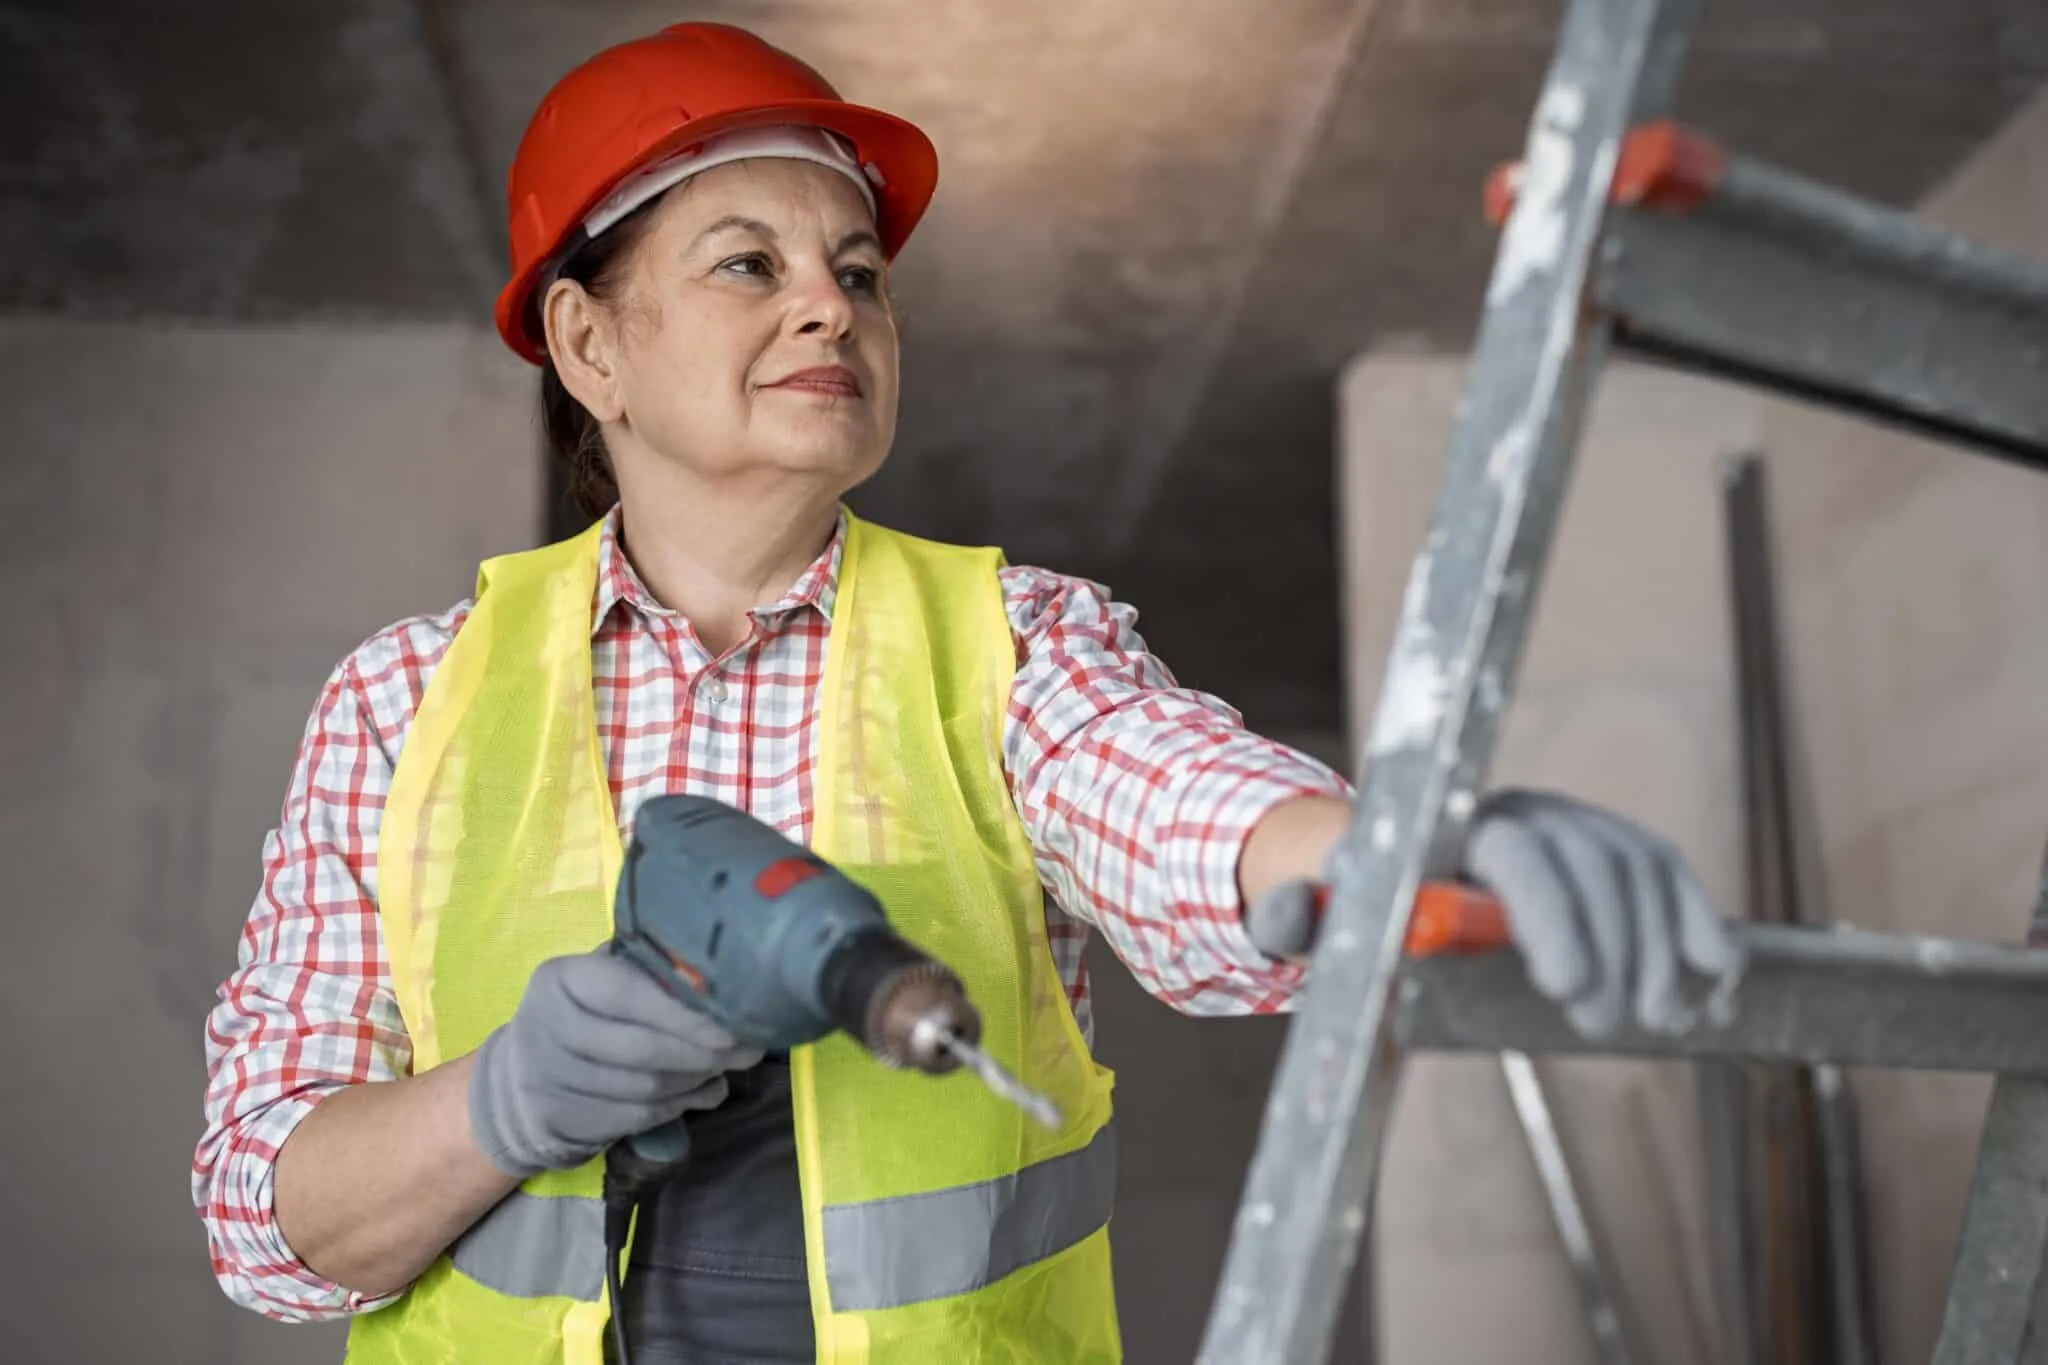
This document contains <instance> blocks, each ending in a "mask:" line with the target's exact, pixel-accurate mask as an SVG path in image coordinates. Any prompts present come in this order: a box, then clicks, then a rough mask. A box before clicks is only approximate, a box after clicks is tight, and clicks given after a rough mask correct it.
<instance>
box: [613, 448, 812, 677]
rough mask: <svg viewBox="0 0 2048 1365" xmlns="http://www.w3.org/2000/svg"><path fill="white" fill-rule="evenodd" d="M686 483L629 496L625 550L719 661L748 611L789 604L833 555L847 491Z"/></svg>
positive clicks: (627, 491) (788, 484) (624, 506)
mask: <svg viewBox="0 0 2048 1365" xmlns="http://www.w3.org/2000/svg"><path fill="white" fill-rule="evenodd" d="M687 482H688V484H689V486H687V487H686V486H684V483H685V479H683V478H681V477H678V478H676V479H673V480H667V479H661V480H657V481H655V485H654V486H651V487H650V486H648V485H647V482H646V481H643V480H635V481H634V482H633V485H632V486H631V487H626V488H623V489H622V496H621V498H620V518H621V523H622V525H621V529H622V531H623V541H624V549H625V551H626V555H627V558H628V559H629V560H630V561H631V562H632V565H633V568H634V570H635V571H636V572H637V573H638V574H639V575H640V581H641V582H642V583H644V584H646V585H647V590H648V591H649V592H650V593H652V594H653V595H654V599H655V601H657V602H659V603H661V605H663V606H664V607H667V608H669V609H670V610H671V611H677V612H680V613H682V614H683V615H684V616H685V617H687V618H688V619H689V622H690V625H691V626H692V627H693V628H694V629H695V630H696V632H697V638H698V639H699V640H700V641H702V642H703V645H704V648H705V649H707V650H709V651H710V652H711V654H712V656H713V657H714V658H715V657H717V656H718V655H720V654H723V653H725V651H726V650H728V649H731V648H732V647H733V646H734V645H736V644H738V643H739V642H740V641H741V640H743V639H745V638H746V636H747V632H748V631H749V630H750V629H751V628H752V619H751V618H750V617H749V616H748V612H750V611H751V610H752V609H753V608H755V607H759V606H765V605H767V604H768V603H771V602H773V601H775V600H776V599H777V598H779V597H781V596H782V595H783V594H784V593H785V592H787V591H788V590H789V587H790V585H791V584H792V583H794V582H796V580H797V579H798V577H800V576H801V575H802V573H803V571H804V570H805V569H807V568H809V567H810V565H811V562H812V561H813V560H815V559H816V558H817V557H818V555H819V554H820V553H821V552H822V551H823V550H824V548H825V546H826V544H827V543H828V542H829V541H830V540H831V538H832V531H833V528H834V526H835V525H836V524H837V520H838V515H839V493H838V492H837V491H836V490H834V489H832V488H829V487H822V486H819V485H816V484H810V483H807V482H804V483H799V482H797V481H788V480H778V481H776V482H775V483H774V484H773V485H771V486H767V487H762V486H759V485H758V484H756V485H755V486H751V487H749V486H745V485H744V484H741V483H739V482H737V481H735V483H734V484H733V485H732V486H717V485H714V486H709V487H707V486H705V485H704V484H703V483H701V482H699V481H696V480H688V481H687ZM746 482H747V483H754V481H751V480H749V481H746Z"/></svg>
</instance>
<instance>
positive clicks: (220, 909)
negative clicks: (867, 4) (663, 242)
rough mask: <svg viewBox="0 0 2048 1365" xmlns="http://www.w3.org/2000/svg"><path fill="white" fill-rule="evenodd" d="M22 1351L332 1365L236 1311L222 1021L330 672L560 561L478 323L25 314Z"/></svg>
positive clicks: (11, 931)
mask: <svg viewBox="0 0 2048 1365" xmlns="http://www.w3.org/2000/svg"><path fill="white" fill-rule="evenodd" d="M0 369H4V370H5V372H6V374H7V375H8V378H9V392H10V396H11V397H10V401H11V404H12V414H13V419H14V420H13V422H12V423H11V424H10V427H9V431H8V438H9V441H10V444H11V446H12V449H11V451H10V460H9V469H8V476H7V478H6V480H5V481H4V482H0V508H4V512H0V516H4V518H5V524H6V526H7V531H8V535H7V539H6V542H5V545H4V548H0V556H4V560H5V582H6V585H7V592H6V594H5V599H4V600H5V605H4V606H0V635H4V637H5V639H6V640H7V642H8V643H7V648H6V649H5V650H4V651H0V695H4V696H5V697H6V699H7V720H6V724H5V725H0V754H4V767H5V771H6V773H7V775H8V783H7V793H6V798H5V805H4V809H0V861H4V865H5V866H6V868H7V879H8V886H9V895H8V897H7V905H8V913H7V914H6V916H5V917H4V919H0V1028H4V1030H5V1034H6V1037H7V1039H8V1046H7V1047H6V1049H5V1050H4V1053H0V1094H4V1095H6V1096H7V1097H8V1098H7V1103H6V1115H7V1116H6V1118H5V1119H4V1120H0V1152H4V1154H5V1159H6V1164H7V1168H8V1170H9V1171H10V1172H11V1173H12V1174H11V1175H10V1176H9V1177H7V1178H6V1179H4V1180H0V1226H4V1227H5V1228H6V1229H7V1232H8V1242H9V1246H10V1247H11V1252H10V1255H9V1256H8V1259H7V1267H8V1270H7V1274H6V1275H4V1276H0V1317H4V1318H5V1320H6V1322H7V1324H8V1325H7V1327H6V1329H5V1331H4V1334H0V1335H4V1340H5V1343H6V1344H5V1347H4V1348H0V1357H4V1358H6V1359H8V1360H19V1361H52V1362H55V1361H77V1362H82V1363H90V1365H98V1363H99V1362H114V1361H125V1360H153V1361H158V1362H162V1363H163V1365H299V1363H300V1362H304V1365H315V1363H316V1362H318V1363H319V1365H325V1363H326V1362H331V1361H334V1360H338V1359H339V1358H340V1355H341V1335H340V1331H339V1329H337V1328H334V1327H282V1326H279V1325H276V1324H273V1323H270V1322H267V1321H265V1320H263V1319H261V1318H259V1317H257V1316H256V1315H255V1314H253V1313H249V1312H245V1311H243V1310H241V1309H238V1308H235V1307H232V1306H231V1305H230V1304H229V1303H228V1301H227V1300H226V1299H225V1298H224V1297H223V1296H222V1295H221V1293H220V1291H219V1290H218V1289H216V1288H215V1287H214V1283H213V1278H212V1276H211V1275H210V1274H209V1272H208V1268H207V1260H206V1247H205V1242H204V1239H203V1236H202V1234H201V1230H200V1225H199V1220H198V1218H197V1216H196V1215H195V1214H194V1212H193V1209H192V1204H191V1195H190V1184H189V1180H190V1177H189V1171H190V1167H191V1160H192V1148H193V1143H194V1141H195V1140H196V1139H197V1138H198V1136H199V1129H200V1111H199V1102H200V1091H201V1086H202V1082H203V1077H204V1064H203V1061H202V1056H201V1036H202V1035H201V1029H202V1026H203V1024H204V1020H205V1016H206V1011H207V1009H208V1007H209V1006H210V1004H211V1002H212V999H213V991H214V987H215V985H216V984H217V983H218V982H219V981H220V979H221V978H222V977H224V976H225V975H226V974H227V973H228V971H229V970H230V969H231V968H232V967H233V965H234V957H235V942H236V936H237V934H238V932H239V930H240V928H241V924H242V920H243V917H244V916H245V915H246V914H247V912H248V908H249V902H250V898H251V897H252V896H253V895H254V893H255V890H256V879H257V872H258V861H257V860H258V856H259V844H260V841H261V839H262V835H263V831H264V830H265V829H267V828H269V827H270V826H271V825H273V824H274V823H275V822H276V820H277V814H278V804H279V802H280V801H281V800H282V799H283V797H284V788H285V778H286V775H287V773H288V772H289V770H290V766H291V762H292V755H293V753H294V751H295V749H296V748H297V745H298V742H299V735H300V732H301V730H302V728H303V727H304V725H305V722H306V716H307V713H308V711H309V710H310V709H311V708H312V705H313V701H314V698H315V696H316V695H317V694H318V691H319V688H320V685H321V682H322V681H323V680H324V679H325V678H326V676H327V674H328V672H329V670H330V669H332V668H333V667H334V665H335V663H336V661H337V660H339V659H340V658H341V656H342V655H343V654H345V653H346V652H347V651H348V650H349V649H350V648H351V647H353V646H354V645H355V644H356V642H357V641H359V640H360V639H361V638H362V637H363V636H365V635H367V634H369V633H370V632H371V631H373V630H376V629H378V628H379V627H380V626H382V625H384V624H386V623H388V622H390V621H393V620H395V619H397V618H398V617H400V616H405V615H409V614H411V613H414V612H418V611H423V610H436V609H439V608H440V607H442V606H445V605H447V604H448V603H450V602H453V601H455V600H456V599H457V598H459V597H461V596H463V595H464V594H465V593H466V592H467V591H468V590H469V587H470V585H471V583H472V582H473V580H474V577H475V572H476V563H477V561H478V559H479V558H481V557H482V556H484V555H486V554H489V553H492V552H496V551H500V550H506V549H517V548H522V547H524V546H527V545H530V544H532V543H533V542H534V539H535V537H536V536H537V535H538V533H539V529H540V497H541V489H540V484H541V478H540V475H541V463H540V460H539V458H538V456H537V454H536V437H535V435H534V431H533V416H532V412H533V409H532V397H531V395H532V390H531V384H532V378H531V375H530V373H529V372H527V371H526V370H525V368H524V367H523V366H521V365H520V364H519V363H518V362H517V361H515V360H512V359H510V358H509V357H507V356H505V355H504V352H503V348H502V347H500V346H499V345H498V343H497V341H496V338H494V337H491V336H489V335H488V334H486V333H483V332H480V331H477V330H475V329H471V328H463V327H389V328H383V327H379V328H367V327H366V328H360V329H349V328H322V329H317V330H311V329H309V330H271V329H256V328H205V327H192V326H145V325H110V324H84V323H72V322H59V321H53V320H47V319H27V318H18V319H10V320H5V321H0Z"/></svg>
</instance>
